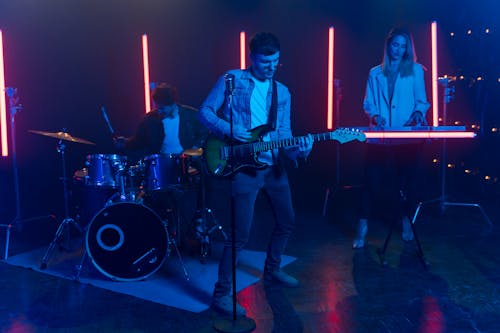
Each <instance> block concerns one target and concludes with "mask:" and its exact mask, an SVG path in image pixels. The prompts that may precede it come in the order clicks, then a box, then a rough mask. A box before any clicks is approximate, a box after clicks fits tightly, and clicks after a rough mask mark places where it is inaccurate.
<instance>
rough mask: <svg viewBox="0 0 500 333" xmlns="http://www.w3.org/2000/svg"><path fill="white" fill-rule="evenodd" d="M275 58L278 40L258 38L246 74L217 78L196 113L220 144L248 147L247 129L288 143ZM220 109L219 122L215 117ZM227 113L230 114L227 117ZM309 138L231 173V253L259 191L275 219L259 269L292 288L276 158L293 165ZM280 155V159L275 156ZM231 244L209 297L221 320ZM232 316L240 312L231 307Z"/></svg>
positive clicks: (287, 222)
mask: <svg viewBox="0 0 500 333" xmlns="http://www.w3.org/2000/svg"><path fill="white" fill-rule="evenodd" d="M279 57H280V45H279V41H278V39H277V38H276V37H275V36H274V35H273V34H271V33H258V34H256V35H255V36H254V37H253V38H252V40H251V41H250V59H251V60H252V65H251V67H250V68H249V69H246V70H231V71H228V72H227V73H226V74H225V75H224V76H221V77H220V78H219V80H218V81H217V83H216V84H215V86H214V87H213V89H212V91H211V92H210V93H209V95H208V96H207V98H206V99H205V101H204V102H203V104H202V105H201V107H200V110H199V119H200V121H201V122H202V123H203V124H204V125H205V126H207V127H208V129H209V130H210V131H211V132H212V133H214V134H215V135H216V136H217V137H219V138H220V139H224V138H231V125H230V120H231V119H232V123H233V126H232V134H233V135H232V138H233V139H234V140H236V141H239V142H250V141H254V140H255V137H254V136H253V135H252V132H251V131H250V129H254V128H256V127H258V126H260V125H265V124H266V125H268V126H269V128H270V131H269V132H267V133H265V134H264V137H263V140H264V141H269V140H279V139H286V138H291V137H292V132H291V129H290V100H291V98H290V92H289V91H288V88H287V87H285V86H284V85H283V84H281V83H280V82H277V81H275V80H274V75H275V73H276V69H277V68H278V64H279ZM221 108H222V114H221V116H220V117H219V115H218V111H219V110H220V109H221ZM231 110H232V111H231ZM313 142H314V140H313V138H312V136H311V135H307V136H304V137H301V138H299V139H298V141H297V143H296V144H295V145H293V146H290V147H288V148H284V149H279V151H278V149H271V150H266V151H262V152H261V153H260V154H259V155H258V160H259V162H261V163H265V164H266V165H269V167H267V168H264V169H252V170H251V171H250V172H245V171H244V170H242V171H241V172H237V173H236V174H235V175H234V178H233V181H232V195H233V203H234V219H235V225H236V228H235V232H236V236H235V239H234V242H235V247H236V253H238V252H239V251H240V250H241V249H242V248H243V247H244V245H245V244H246V242H247V240H248V237H249V232H250V229H251V224H252V219H253V211H254V204H255V200H256V197H257V194H258V193H259V191H260V190H264V191H266V192H267V194H268V196H269V198H270V200H271V206H272V207H273V209H274V213H275V214H274V215H275V216H276V222H275V226H274V229H273V232H272V235H271V239H270V241H269V246H268V250H267V256H266V261H265V267H264V280H265V281H267V282H274V283H281V284H283V285H285V286H288V287H296V286H298V285H299V282H298V281H297V280H296V279H295V278H293V277H292V276H290V275H288V274H286V273H284V272H283V271H281V269H280V263H281V255H282V254H283V252H284V250H285V247H286V244H287V241H288V239H289V237H290V234H291V233H292V229H293V225H294V221H295V214H294V210H293V206H292V199H291V191H290V186H289V183H288V177H287V174H286V172H285V170H284V169H283V168H281V167H280V163H279V159H280V156H278V155H279V154H278V153H279V152H282V153H284V154H285V155H287V156H288V157H289V158H291V159H293V160H296V159H297V158H299V157H302V158H306V157H307V156H308V155H309V153H310V152H311V150H312V147H313ZM280 155H283V154H280ZM232 241H233V240H232V239H229V240H228V241H227V242H226V243H225V244H224V251H223V254H222V257H221V259H220V263H219V275H218V280H217V283H216V284H215V288H214V293H213V302H212V307H213V308H214V309H216V310H218V311H220V312H223V313H225V314H231V313H232V297H231V285H232V251H231V246H232ZM237 314H239V315H244V314H245V309H244V308H243V307H241V306H240V305H239V304H238V305H237Z"/></svg>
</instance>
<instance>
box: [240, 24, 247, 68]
mask: <svg viewBox="0 0 500 333" xmlns="http://www.w3.org/2000/svg"><path fill="white" fill-rule="evenodd" d="M245 50H246V34H245V31H241V32H240V69H246V68H247V64H246V59H247V58H246V52H245Z"/></svg>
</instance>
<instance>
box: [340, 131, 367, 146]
mask: <svg viewBox="0 0 500 333" xmlns="http://www.w3.org/2000/svg"><path fill="white" fill-rule="evenodd" d="M332 136H333V138H334V139H335V140H337V141H338V142H340V143H346V142H349V141H354V140H357V141H360V142H364V141H365V140H366V136H365V133H363V132H362V131H360V130H359V129H355V128H338V129H336V130H335V131H333V132H332Z"/></svg>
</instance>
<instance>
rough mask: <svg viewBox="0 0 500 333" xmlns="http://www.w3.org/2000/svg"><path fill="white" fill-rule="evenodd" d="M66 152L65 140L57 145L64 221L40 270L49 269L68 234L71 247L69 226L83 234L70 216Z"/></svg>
mask: <svg viewBox="0 0 500 333" xmlns="http://www.w3.org/2000/svg"><path fill="white" fill-rule="evenodd" d="M65 150H66V145H65V144H64V142H63V140H59V142H58V143H57V152H58V153H60V154H61V163H62V178H61V180H62V183H63V194H64V216H65V217H64V220H63V221H62V222H61V223H60V224H59V226H58V228H57V231H56V233H55V235H54V239H52V242H50V245H49V247H48V249H47V251H45V254H44V256H43V257H42V262H41V264H40V269H46V268H47V262H48V261H49V258H50V256H51V255H52V253H53V252H54V249H55V247H56V245H57V244H58V243H59V241H60V240H61V238H62V236H63V235H65V234H66V237H67V238H66V241H67V244H68V245H69V229H68V228H69V226H70V225H72V226H74V227H75V228H76V229H77V230H78V231H79V232H80V233H83V230H82V228H81V227H80V226H79V225H78V223H77V222H76V221H75V220H74V219H73V218H71V217H70V216H69V204H68V201H69V195H68V178H67V176H66V159H65V156H64V154H65Z"/></svg>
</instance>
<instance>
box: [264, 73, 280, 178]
mask: <svg viewBox="0 0 500 333" xmlns="http://www.w3.org/2000/svg"><path fill="white" fill-rule="evenodd" d="M272 94H273V95H272V98H271V108H270V110H269V117H268V119H267V127H268V130H269V131H274V130H275V129H276V119H277V117H278V89H277V88H276V81H275V80H273V92H272ZM271 154H272V157H273V171H274V173H275V174H276V175H277V176H279V175H280V174H281V172H282V171H283V170H282V166H281V159H280V158H279V156H276V154H275V153H274V150H271Z"/></svg>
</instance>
